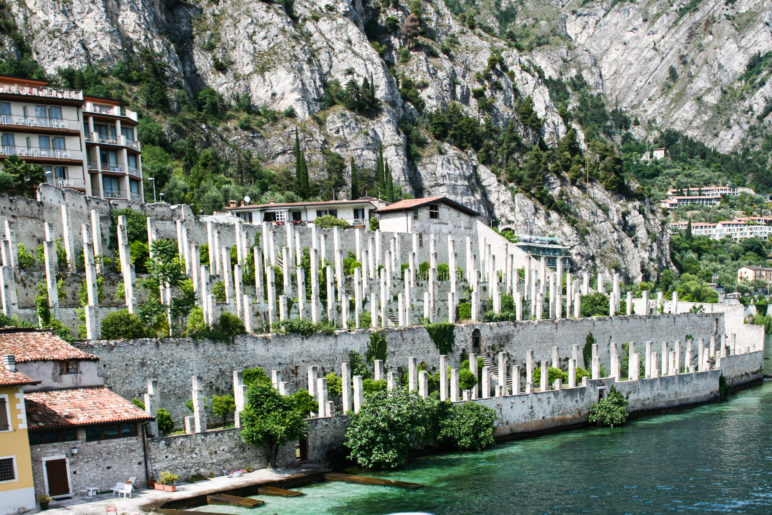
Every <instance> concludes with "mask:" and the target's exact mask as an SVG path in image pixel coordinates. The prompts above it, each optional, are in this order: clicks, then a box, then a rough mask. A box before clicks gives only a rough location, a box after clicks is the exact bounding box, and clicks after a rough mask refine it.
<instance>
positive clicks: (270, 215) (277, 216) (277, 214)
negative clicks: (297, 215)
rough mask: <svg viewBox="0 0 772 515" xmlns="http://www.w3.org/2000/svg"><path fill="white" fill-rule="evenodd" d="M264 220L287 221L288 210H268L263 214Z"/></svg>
mask: <svg viewBox="0 0 772 515" xmlns="http://www.w3.org/2000/svg"><path fill="white" fill-rule="evenodd" d="M263 221H264V222H286V221H287V212H286V211H268V212H267V213H265V215H263Z"/></svg>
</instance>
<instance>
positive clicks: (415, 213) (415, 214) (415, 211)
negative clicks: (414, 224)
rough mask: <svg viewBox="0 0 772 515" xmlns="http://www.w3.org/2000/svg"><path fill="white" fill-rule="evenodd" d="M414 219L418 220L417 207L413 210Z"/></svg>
mask: <svg viewBox="0 0 772 515" xmlns="http://www.w3.org/2000/svg"><path fill="white" fill-rule="evenodd" d="M413 220H418V210H417V209H414V210H413Z"/></svg>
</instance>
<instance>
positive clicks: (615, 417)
mask: <svg viewBox="0 0 772 515" xmlns="http://www.w3.org/2000/svg"><path fill="white" fill-rule="evenodd" d="M626 407H627V399H625V397H624V396H623V395H622V394H621V393H619V391H618V390H617V389H616V388H614V387H613V386H612V387H611V390H610V391H609V394H608V397H606V398H605V399H601V400H599V401H598V402H597V403H596V404H595V405H594V406H593V407H592V408H590V415H589V417H588V418H587V421H588V422H589V423H590V424H598V425H599V426H618V425H621V424H624V423H625V421H626V420H627V410H626V409H625V408H626Z"/></svg>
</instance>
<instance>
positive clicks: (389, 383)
mask: <svg viewBox="0 0 772 515" xmlns="http://www.w3.org/2000/svg"><path fill="white" fill-rule="evenodd" d="M394 388H396V380H395V379H394V372H388V373H387V374H386V390H388V391H392V390H394Z"/></svg>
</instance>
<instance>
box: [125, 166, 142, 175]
mask: <svg viewBox="0 0 772 515" xmlns="http://www.w3.org/2000/svg"><path fill="white" fill-rule="evenodd" d="M126 168H127V169H128V170H129V175H133V176H134V177H142V172H140V171H139V168H134V167H133V166H128V167H126Z"/></svg>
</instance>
